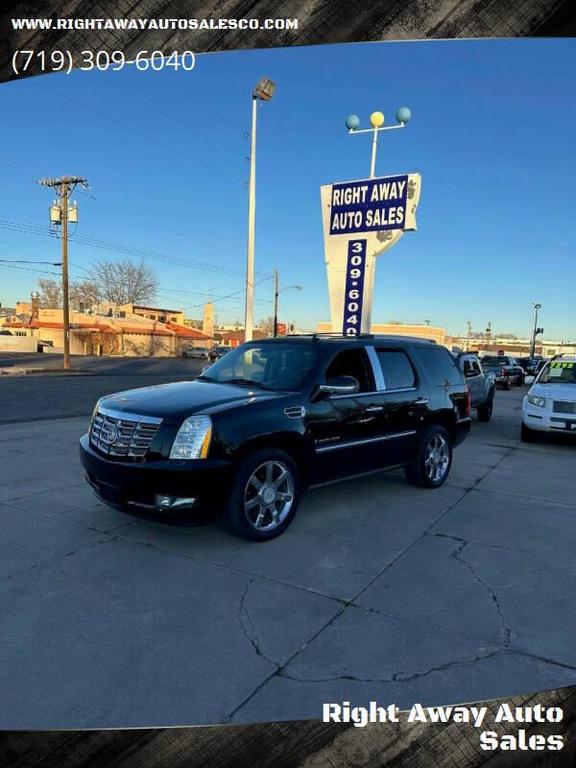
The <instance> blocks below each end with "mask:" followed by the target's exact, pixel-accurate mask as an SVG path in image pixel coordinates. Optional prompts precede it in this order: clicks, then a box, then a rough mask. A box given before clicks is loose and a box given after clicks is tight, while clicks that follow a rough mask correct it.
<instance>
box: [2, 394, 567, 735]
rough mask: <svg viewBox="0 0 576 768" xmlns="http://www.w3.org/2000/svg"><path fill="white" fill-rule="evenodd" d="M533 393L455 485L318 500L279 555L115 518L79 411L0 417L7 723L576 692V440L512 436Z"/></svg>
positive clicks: (378, 480)
mask: <svg viewBox="0 0 576 768" xmlns="http://www.w3.org/2000/svg"><path fill="white" fill-rule="evenodd" d="M2 384H4V382H2ZM125 385H126V386H129V385H130V383H129V382H128V381H127V382H126V384H125ZM27 386H28V387H34V386H37V387H38V388H41V386H42V383H41V380H37V382H36V384H32V383H27ZM69 386H70V387H73V386H75V385H74V383H70V385H69ZM82 386H83V387H85V388H86V387H89V386H90V385H89V382H88V380H87V379H85V380H84V383H83V385H82ZM99 386H100V387H102V386H103V384H102V379H100V383H99ZM522 394H523V391H521V390H516V389H514V390H512V391H510V392H500V391H499V392H498V393H497V398H496V407H495V414H494V419H493V421H492V422H491V423H490V424H480V423H478V422H477V421H476V420H475V421H474V424H473V425H472V432H471V435H470V436H469V438H468V439H467V440H466V441H465V443H464V444H463V445H462V446H460V447H459V448H458V449H457V450H456V452H455V459H454V466H453V470H452V474H451V477H450V479H449V481H448V482H447V483H446V485H444V486H443V487H442V488H440V489H437V490H434V491H427V490H422V489H417V488H413V487H411V486H408V485H407V484H406V483H405V482H404V478H403V475H402V473H401V472H398V471H393V472H388V473H383V474H380V475H372V476H370V477H365V478H362V479H358V480H355V481H348V482H344V483H340V484H338V485H334V486H331V487H325V488H322V489H318V490H316V491H312V492H310V493H309V494H308V495H307V496H306V497H305V499H304V501H303V503H302V506H301V509H300V512H299V514H298V516H297V518H296V520H295V521H294V524H293V525H292V526H291V528H290V529H289V530H288V531H287V532H286V533H285V534H284V535H283V536H282V537H280V538H279V539H277V540H275V541H273V542H270V543H267V544H252V543H250V542H246V541H243V540H241V539H237V538H235V537H233V536H232V535H231V534H229V533H228V532H226V531H225V530H224V529H223V528H222V527H221V526H220V525H219V524H214V525H204V526H198V527H192V528H182V527H176V526H164V525H160V524H157V523H151V522H144V521H140V520H136V519H133V518H130V517H127V516H125V515H122V514H120V513H116V512H114V511H112V510H110V509H108V508H107V507H105V506H104V505H102V504H101V503H100V502H99V501H98V500H97V499H96V498H95V497H94V496H93V494H92V493H91V491H90V489H89V488H88V487H87V486H86V484H85V483H84V481H83V479H82V474H81V469H80V466H79V462H78V459H77V447H76V443H77V439H78V437H79V436H80V434H81V433H82V432H83V430H84V427H85V425H86V421H87V416H86V417H82V418H74V417H67V418H62V419H59V418H58V417H57V415H58V414H57V413H54V414H52V415H51V420H49V421H39V420H30V421H21V422H18V423H5V424H0V477H1V478H2V479H1V481H0V615H1V616H2V621H1V622H0V690H1V691H2V696H1V697H0V729H20V728H41V729H50V728H84V727H95V728H104V727H113V726H118V727H122V726H126V727H128V726H165V725H185V724H193V723H194V724H196V723H198V724H201V723H223V722H235V723H242V722H254V721H259V720H267V721H269V720H275V719H276V720H289V719H304V718H319V717H321V715H322V703H323V702H325V701H341V700H346V701H350V702H352V703H353V704H364V705H365V704H366V703H367V702H369V701H370V700H375V699H376V700H378V701H379V702H380V703H382V704H384V705H385V704H387V703H396V704H398V705H399V706H401V707H408V706H410V705H411V704H412V703H414V702H415V701H419V702H422V703H424V704H450V703H458V702H466V701H474V700H481V699H487V698H497V697H502V696H511V695H514V694H519V693H529V692H532V691H537V690H543V689H547V688H556V687H560V686H563V685H574V684H576V646H575V645H574V643H573V634H574V632H573V614H574V610H573V595H574V594H575V593H576V554H575V553H576V546H575V545H576V496H575V495H574V492H573V482H572V480H571V477H572V473H573V468H574V456H575V453H574V452H575V450H576V449H575V447H574V446H571V445H565V444H560V443H548V442H547V443H543V444H535V445H532V444H531V445H529V446H525V445H521V444H520V443H519V421H520V411H519V406H520V401H521V397H522ZM83 396H84V397H85V398H86V399H89V398H88V393H87V392H86V394H85V395H83ZM0 421H1V419H0Z"/></svg>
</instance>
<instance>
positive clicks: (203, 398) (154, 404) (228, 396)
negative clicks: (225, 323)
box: [99, 381, 286, 422]
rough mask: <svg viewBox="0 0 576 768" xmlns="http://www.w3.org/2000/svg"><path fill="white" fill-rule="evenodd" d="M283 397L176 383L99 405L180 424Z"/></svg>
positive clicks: (131, 391)
mask: <svg viewBox="0 0 576 768" xmlns="http://www.w3.org/2000/svg"><path fill="white" fill-rule="evenodd" d="M285 394H286V393H282V392H266V391H264V390H259V389H257V388H249V387H240V386H236V385H232V384H216V383H212V382H206V381H179V382H174V383H172V384H158V385H156V386H153V387H142V388H141V389H129V390H126V391H125V392H117V393H116V394H113V395H107V396H105V397H103V398H101V399H100V401H99V404H100V405H101V406H102V407H104V408H110V409H112V410H114V411H121V412H122V413H135V414H138V415H141V416H156V417H157V418H161V419H164V420H166V421H168V422H171V421H181V420H182V419H185V418H186V417H187V416H190V415H192V414H193V413H214V412H215V411H218V410H221V409H223V408H228V407H230V406H231V405H248V404H250V403H253V402H254V401H256V400H264V399H270V398H275V397H281V396H282V395H285Z"/></svg>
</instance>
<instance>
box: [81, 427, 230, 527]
mask: <svg viewBox="0 0 576 768" xmlns="http://www.w3.org/2000/svg"><path fill="white" fill-rule="evenodd" d="M79 448H80V461H81V462H82V466H83V467H84V469H85V471H86V480H87V481H88V483H89V484H90V485H91V486H92V488H93V490H94V491H95V493H96V495H97V496H98V497H99V498H100V499H101V500H102V501H103V502H104V503H105V504H107V505H108V506H110V507H112V508H114V509H117V510H119V511H121V512H127V513H129V514H131V515H135V516H137V517H146V518H152V519H174V520H176V519H182V518H183V519H190V518H194V517H195V516H196V513H197V512H198V513H202V514H205V513H206V512H215V511H217V509H218V507H219V506H220V504H221V503H222V501H223V499H225V498H226V495H227V494H228V491H229V488H230V483H231V481H232V476H233V464H232V463H231V462H226V461H221V460H218V459H202V460H198V461H182V460H176V461H174V460H165V461H154V462H152V461H150V462H145V461H143V462H134V463H132V462H123V461H110V460H109V459H107V458H105V457H104V456H102V455H100V454H99V453H97V452H96V451H95V450H94V449H93V448H92V447H91V446H90V442H89V439H88V435H83V436H82V437H81V438H80V445H79ZM158 496H173V497H178V498H186V499H194V502H193V503H191V504H188V505H187V506H180V507H179V506H174V507H164V506H161V505H159V504H158V503H157V498H156V497H158Z"/></svg>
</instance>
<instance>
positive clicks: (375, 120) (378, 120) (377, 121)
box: [370, 112, 384, 128]
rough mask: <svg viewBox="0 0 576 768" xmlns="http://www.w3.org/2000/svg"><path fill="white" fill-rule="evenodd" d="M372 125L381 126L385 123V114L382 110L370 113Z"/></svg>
mask: <svg viewBox="0 0 576 768" xmlns="http://www.w3.org/2000/svg"><path fill="white" fill-rule="evenodd" d="M370 125H371V126H372V128H380V126H382V125H384V114H383V113H382V112H372V114H371V115H370Z"/></svg>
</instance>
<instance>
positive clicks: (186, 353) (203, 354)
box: [182, 345, 209, 360]
mask: <svg viewBox="0 0 576 768" xmlns="http://www.w3.org/2000/svg"><path fill="white" fill-rule="evenodd" d="M182 357H192V358H197V359H199V360H208V359H209V354H208V350H207V349H205V348H204V347H194V346H192V345H190V346H189V347H184V349H183V350H182Z"/></svg>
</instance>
